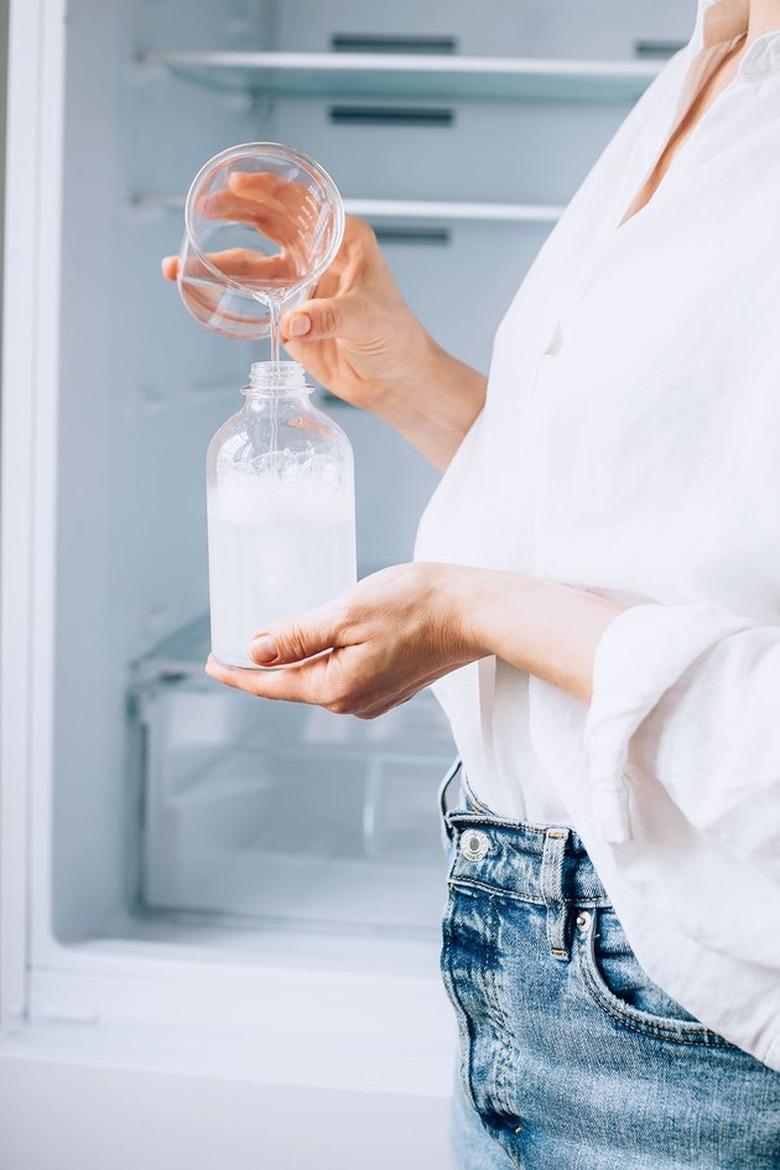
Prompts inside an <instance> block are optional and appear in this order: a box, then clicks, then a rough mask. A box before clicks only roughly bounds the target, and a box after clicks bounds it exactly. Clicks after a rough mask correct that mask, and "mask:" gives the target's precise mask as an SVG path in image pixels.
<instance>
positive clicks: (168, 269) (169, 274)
mask: <svg viewBox="0 0 780 1170" xmlns="http://www.w3.org/2000/svg"><path fill="white" fill-rule="evenodd" d="M160 270H161V272H162V274H163V276H164V277H165V279H166V280H176V278H177V277H178V275H179V257H178V256H164V257H163V259H162V260H161V262H160Z"/></svg>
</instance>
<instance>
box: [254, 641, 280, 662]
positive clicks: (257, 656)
mask: <svg viewBox="0 0 780 1170" xmlns="http://www.w3.org/2000/svg"><path fill="white" fill-rule="evenodd" d="M249 657H250V658H253V659H254V660H255V662H273V660H274V658H276V645H275V643H274V640H273V638H269V637H262V638H253V639H252V641H251V642H250V643H249Z"/></svg>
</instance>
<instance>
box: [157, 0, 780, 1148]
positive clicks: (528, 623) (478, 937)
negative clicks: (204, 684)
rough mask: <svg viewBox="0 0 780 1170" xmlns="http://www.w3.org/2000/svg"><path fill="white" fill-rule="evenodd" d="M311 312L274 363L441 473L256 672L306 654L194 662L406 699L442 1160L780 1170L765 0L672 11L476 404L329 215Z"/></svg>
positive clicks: (776, 115) (779, 147)
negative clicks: (289, 360)
mask: <svg viewBox="0 0 780 1170" xmlns="http://www.w3.org/2000/svg"><path fill="white" fill-rule="evenodd" d="M164 271H165V273H166V275H167V276H169V277H173V276H175V273H176V264H175V261H174V260H172V259H169V260H167V261H166V262H165V263H164ZM316 294H317V295H316V298H315V299H313V300H312V301H311V302H309V303H307V304H306V305H304V306H302V307H300V308H298V309H296V310H295V311H293V312H292V313H290V314H288V315H287V317H286V318H285V319H284V320H283V323H282V326H283V332H284V336H285V344H286V347H287V349H288V351H289V352H290V354H291V355H292V356H293V357H294V358H295V359H297V360H299V361H301V362H302V363H303V364H304V365H305V366H306V367H307V369H308V370H310V371H311V373H312V374H313V375H314V376H315V377H316V378H318V379H319V380H320V381H321V382H322V383H323V384H324V385H326V386H327V387H329V388H330V389H331V390H332V391H333V392H335V393H337V394H339V395H340V396H341V397H343V398H345V399H347V400H348V401H350V402H352V403H353V404H355V405H356V406H360V407H363V408H364V409H367V410H371V411H373V412H375V413H376V414H377V415H379V416H380V417H382V418H383V419H385V420H386V421H387V422H389V423H391V424H392V425H393V426H395V427H396V428H397V429H398V430H399V431H401V433H402V434H403V435H405V436H406V437H407V438H408V439H409V440H410V441H411V442H412V443H414V444H415V445H416V446H417V447H419V449H420V450H421V451H423V452H424V453H425V454H426V455H427V456H428V457H429V458H430V459H431V460H432V461H433V462H434V463H435V464H436V465H437V466H438V467H439V468H441V469H442V470H444V469H446V471H445V474H444V476H443V478H442V480H441V483H440V485H439V487H438V489H437V491H436V493H435V494H434V497H433V499H432V500H431V502H430V504H429V506H428V509H427V511H426V513H425V515H424V517H423V520H422V522H421V526H420V530H419V534H418V541H417V547H416V551H415V557H416V560H415V563H414V564H409V565H399V566H395V567H393V568H391V569H387V570H385V571H383V572H381V573H377V574H375V575H373V576H371V577H369V578H366V579H365V580H363V581H361V582H360V583H359V584H358V585H357V587H356V588H355V589H354V590H353V591H351V592H349V593H347V594H344V595H342V596H341V597H339V598H336V599H335V600H334V601H333V602H332V604H329V605H326V606H324V607H323V608H322V609H320V610H317V611H316V612H313V613H309V614H303V615H300V616H298V617H297V618H296V619H295V620H292V621H288V622H283V623H281V624H279V625H278V626H274V627H273V628H271V629H269V630H266V631H263V632H262V633H260V634H259V635H258V636H257V638H256V639H255V640H254V642H253V644H252V651H251V652H252V656H253V658H254V659H255V660H256V661H257V663H258V664H263V665H269V664H281V663H288V664H289V663H297V662H299V661H300V660H301V659H304V658H307V657H308V656H309V655H312V654H315V653H316V652H317V651H320V650H324V649H328V648H332V653H331V654H330V655H328V656H324V657H321V658H317V659H315V660H314V661H311V662H307V663H305V664H303V665H301V666H299V667H297V668H296V669H294V670H288V671H279V672H276V671H269V672H251V671H250V672H243V671H238V670H231V669H227V668H225V667H222V666H220V665H219V664H217V663H216V662H214V661H210V662H209V664H208V667H207V669H208V673H209V674H210V675H211V676H212V677H213V678H216V679H219V680H220V681H222V682H224V683H227V684H228V685H230V686H236V687H240V688H242V689H243V690H246V691H249V692H251V693H254V694H257V695H262V696H265V697H267V698H273V699H288V700H294V701H299V702H307V703H317V704H320V705H322V706H325V707H327V708H329V709H330V710H332V711H338V712H348V713H352V714H355V715H358V716H360V717H361V718H372V717H374V716H376V715H380V714H381V713H382V712H384V711H387V710H388V709H390V708H391V707H393V706H394V705H396V704H398V703H401V702H403V701H404V700H406V699H408V698H409V697H410V696H412V695H413V694H414V693H415V692H416V691H418V690H419V689H420V688H421V687H424V686H426V685H428V684H429V683H435V684H436V690H437V693H438V694H439V696H440V698H441V701H442V702H443V704H444V706H445V709H446V710H447V712H448V714H449V716H450V718H451V721H452V725H453V731H454V735H455V738H456V741H457V743H458V747H459V750H460V753H461V757H462V760H463V765H464V770H465V776H461V779H462V786H461V790H462V793H463V800H462V807H460V808H459V809H457V810H456V811H454V812H453V811H451V810H450V809H449V807H448V804H449V801H448V796H449V793H448V792H445V793H444V795H443V804H444V806H445V807H444V815H445V824H446V828H447V832H448V835H449V837H450V839H451V841H452V843H453V848H452V860H451V872H450V891H451V892H450V898H449V903H448V909H447V915H446V919H445V923H444V947H443V952H442V966H443V971H444V978H445V983H446V985H447V988H448V992H449V994H450V997H451V999H452V1002H453V1005H454V1007H455V1010H456V1014H457V1016H458V1020H459V1024H460V1030H461V1062H460V1073H461V1075H460V1078H459V1089H458V1093H457V1094H456V1101H455V1126H454V1130H453V1148H454V1151H455V1161H456V1164H457V1165H458V1166H459V1167H462V1168H464V1170H465V1168H467V1170H488V1168H490V1170H492V1168H499V1167H512V1166H522V1167H525V1168H528V1170H534V1168H536V1167H549V1166H560V1167H565V1168H568V1167H587V1168H588V1170H622V1168H624V1167H642V1168H643V1170H651V1168H652V1170H655V1168H659V1170H660V1168H662V1167H663V1168H669V1170H671V1168H672V1167H694V1166H695V1167H707V1168H711V1167H713V1168H714V1167H729V1168H731V1167H733V1168H737V1167H739V1170H749V1168H753V1167H770V1166H778V1165H780V1072H779V1071H778V1070H780V931H778V927H780V863H779V862H778V857H779V856H780V849H779V848H778V846H780V831H779V830H778V824H780V821H779V820H778V815H777V814H778V811H779V810H780V778H779V777H780V719H778V714H777V711H778V708H777V696H778V695H780V553H779V550H780V540H779V539H778V536H779V534H780V376H779V375H780V350H778V345H777V332H778V327H779V326H780V0H751V2H750V3H748V0H716V2H714V3H712V2H711V0H702V3H701V5H700V11H699V16H698V19H697V25H696V29H695V31H694V34H693V37H692V39H691V42H690V43H689V45H688V46H687V47H686V49H684V50H683V51H682V52H681V53H679V54H678V55H677V56H676V57H675V58H674V59H673V60H672V61H671V62H670V63H669V64H668V65H667V66H666V68H665V69H664V70H663V72H662V73H661V75H660V77H659V78H658V79H657V81H656V82H655V83H654V84H653V85H652V86H651V87H650V89H649V90H648V92H647V93H646V94H645V95H644V97H643V98H642V99H641V100H640V102H639V103H638V104H637V106H636V107H635V108H634V110H633V111H632V113H631V114H630V116H629V118H628V119H627V121H626V122H625V124H624V126H623V127H622V128H621V130H620V131H619V133H618V134H617V136H616V137H615V139H614V140H613V142H612V143H611V144H610V146H609V147H608V148H607V150H606V151H605V153H604V154H603V156H602V157H601V159H600V160H599V161H598V163H597V164H596V166H595V168H594V170H593V171H592V173H591V175H590V176H589V178H588V179H587V180H586V182H585V183H584V185H583V186H582V188H581V189H580V191H579V192H578V194H577V195H576V197H575V198H574V200H573V201H572V203H571V205H570V207H569V208H568V209H567V211H566V214H565V215H564V216H563V218H562V220H561V221H560V223H559V225H558V226H557V228H556V230H555V231H554V232H553V233H552V235H551V236H550V238H549V240H548V241H547V243H546V244H545V246H544V247H543V249H542V250H541V252H540V254H539V257H538V258H537V260H536V262H535V264H534V266H533V267H532V269H531V271H530V272H529V274H528V275H527V277H526V279H525V281H524V282H523V285H522V287H521V288H520V290H519V291H518V293H517V295H516V297H515V299H514V302H513V303H512V305H511V306H510V308H509V310H508V312H507V314H506V316H505V318H504V320H503V321H502V323H501V325H500V327H499V330H498V333H497V335H496V341H495V349H494V355H493V360H492V365H491V371H490V377H489V379H488V380H487V382H486V379H485V378H484V377H483V376H482V375H481V374H478V373H477V372H475V371H474V370H472V369H470V368H468V367H466V366H464V365H463V364H462V363H460V362H458V361H456V360H455V359H454V358H452V357H451V356H449V355H448V354H446V353H444V352H443V351H442V350H441V349H440V348H439V347H438V346H437V345H436V344H435V343H434V342H433V341H432V340H431V338H430V337H429V336H428V335H427V334H426V333H425V331H424V330H423V328H422V326H421V325H420V323H419V322H418V321H417V320H416V319H415V318H414V317H413V315H412V313H411V312H410V310H409V309H408V307H407V306H406V305H405V304H404V302H403V300H402V298H401V296H400V295H399V292H398V290H397V289H396V287H395V285H394V284H393V282H392V280H391V278H390V276H389V274H388V271H387V269H386V267H385V265H384V263H383V261H382V258H381V255H380V253H379V251H378V248H377V246H376V242H375V240H374V237H373V235H372V233H371V231H370V229H369V228H368V227H367V226H366V225H365V224H363V223H361V222H360V221H358V220H350V221H349V224H348V228H347V232H346V235H345V239H344V244H343V247H342V250H341V253H340V256H339V257H338V259H337V261H336V263H335V264H334V265H333V267H332V269H331V270H330V271H329V272H328V273H327V274H326V275H325V277H323V279H322V280H321V281H320V283H319V286H318V288H317V289H316ZM448 787H449V786H448ZM640 964H641V966H640Z"/></svg>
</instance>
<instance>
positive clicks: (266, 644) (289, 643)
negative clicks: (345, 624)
mask: <svg viewBox="0 0 780 1170" xmlns="http://www.w3.org/2000/svg"><path fill="white" fill-rule="evenodd" d="M337 639H338V623H337V621H336V618H335V614H334V612H333V611H332V610H331V609H329V608H322V609H315V610H312V612H311V613H306V614H302V615H301V616H299V617H296V618H293V619H290V620H289V621H284V622H275V623H274V625H272V626H271V627H270V629H268V630H263V631H261V632H260V633H258V634H255V636H254V638H253V639H252V641H251V642H250V643H249V657H250V658H251V659H252V660H253V661H254V662H256V663H257V664H258V666H277V665H279V666H280V665H282V664H283V663H290V662H301V661H302V660H303V659H305V658H310V657H311V656H312V655H313V654H319V653H321V652H322V651H323V650H330V649H331V647H333V646H335V645H336V642H337Z"/></svg>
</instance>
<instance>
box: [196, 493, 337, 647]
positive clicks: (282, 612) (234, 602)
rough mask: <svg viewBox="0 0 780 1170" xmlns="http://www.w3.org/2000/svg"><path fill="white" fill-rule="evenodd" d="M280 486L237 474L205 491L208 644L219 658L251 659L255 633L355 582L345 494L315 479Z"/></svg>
mask: <svg viewBox="0 0 780 1170" xmlns="http://www.w3.org/2000/svg"><path fill="white" fill-rule="evenodd" d="M280 486H281V485H279V484H278V483H274V482H273V481H272V480H270V478H269V480H268V481H266V480H264V479H263V478H262V477H255V476H242V475H240V474H239V475H237V476H236V478H235V479H234V480H233V481H232V482H231V481H230V480H228V481H227V482H225V483H223V484H221V485H220V487H219V488H218V489H217V490H212V491H210V492H209V494H208V495H209V498H208V518H209V588H210V593H211V646H212V653H213V654H214V656H215V658H217V659H218V660H219V661H220V662H223V663H225V664H229V665H232V666H247V667H254V666H256V665H257V664H256V663H254V662H252V660H251V659H250V658H249V655H248V646H249V642H250V640H251V638H252V636H253V635H254V634H256V633H257V632H258V631H259V630H263V629H267V628H268V626H270V625H271V624H272V623H273V622H276V621H279V620H280V619H281V618H287V617H292V616H293V615H295V614H299V613H305V612H306V611H307V610H309V609H315V608H316V607H317V606H319V605H322V604H324V603H325V602H326V601H329V600H330V599H331V598H333V597H335V596H336V595H337V594H338V593H341V592H342V590H344V589H348V588H349V587H350V585H354V583H355V520H354V512H353V509H352V501H351V499H349V498H347V496H346V493H335V492H325V493H324V492H323V490H322V488H320V487H318V485H317V484H316V483H300V484H296V485H295V489H294V490H293V491H291V490H290V485H287V487H286V489H285V490H281V491H280V490H278V489H279V487H280Z"/></svg>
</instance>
